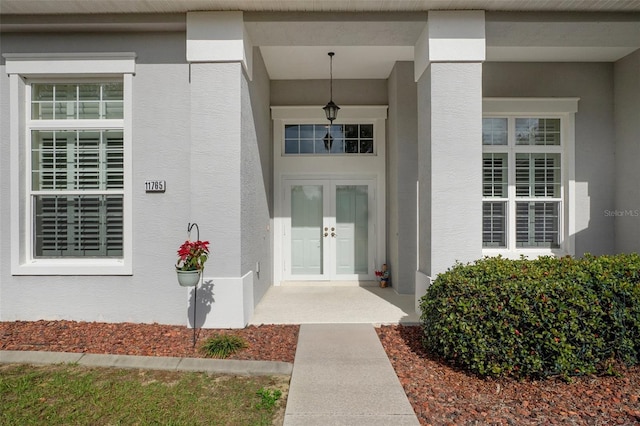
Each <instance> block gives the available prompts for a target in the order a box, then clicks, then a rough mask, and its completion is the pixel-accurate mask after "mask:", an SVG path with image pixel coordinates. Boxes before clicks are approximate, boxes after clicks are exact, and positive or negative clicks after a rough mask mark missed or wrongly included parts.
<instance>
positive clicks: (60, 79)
mask: <svg viewBox="0 0 640 426" xmlns="http://www.w3.org/2000/svg"><path fill="white" fill-rule="evenodd" d="M0 37H1V38H0V53H1V56H0V188H1V193H0V321H14V320H38V319H69V320H83V321H107V322H121V321H133V322H148V323H151V322H158V323H165V324H185V323H188V315H187V309H186V307H187V306H188V303H189V299H188V297H187V290H185V289H184V288H181V287H179V286H178V285H177V283H176V277H175V273H174V272H173V265H174V264H175V261H176V250H177V249H178V247H179V245H180V244H181V243H182V242H183V241H184V240H185V239H186V236H187V235H186V230H187V225H188V224H189V223H193V222H195V223H197V224H198V225H199V229H200V236H201V238H202V239H204V240H209V241H211V245H212V251H213V255H212V257H211V259H210V260H209V262H208V263H207V267H206V269H205V277H204V280H205V282H209V283H212V285H213V287H214V295H213V297H212V298H211V300H210V301H211V305H212V306H210V308H211V309H210V311H209V312H208V317H207V318H206V321H205V324H204V326H205V327H243V326H244V325H245V324H247V322H248V321H250V319H251V317H252V315H253V312H254V308H255V306H256V305H257V304H258V303H259V302H260V300H261V299H262V297H263V296H264V294H265V292H266V291H267V290H268V289H269V288H270V287H271V286H279V285H283V284H285V283H289V282H297V283H299V284H300V285H304V284H305V283H309V284H311V283H315V284H317V282H326V283H340V284H342V285H344V284H345V283H346V284H359V283H360V284H361V283H364V282H370V281H374V280H375V271H376V270H379V269H380V267H381V265H382V264H383V263H387V264H388V265H389V266H390V269H391V271H392V285H393V291H396V292H398V293H400V294H411V295H415V297H416V298H419V297H421V296H422V295H423V294H424V291H425V289H426V287H427V285H428V283H429V282H430V280H431V279H432V278H433V277H435V276H436V275H437V274H438V273H440V272H443V271H445V270H446V269H447V268H448V267H450V266H452V265H453V264H454V263H455V261H462V262H467V261H473V260H475V259H478V258H481V257H482V256H485V255H497V254H501V255H503V256H507V257H519V256H520V255H525V256H538V255H559V256H560V255H567V254H568V255H575V256H581V255H583V254H584V253H587V252H589V253H593V254H612V253H618V252H637V251H640V1H632V0H621V1H595V0H594V1H579V0H570V1H562V2H549V1H547V0H528V1H526V2H525V1H518V0H504V1H500V2H497V1H493V0H486V1H485V0H417V1H416V0H395V1H383V0H367V1H365V0H362V1H341V0H327V1H305V0H272V1H255V0H235V1H230V0H166V1H143V0H127V1H124V0H100V1H98V0H68V1H46V0H29V1H26V0H0ZM329 52H335V56H334V57H333V63H332V69H330V58H329V56H328V53H329ZM330 72H332V78H333V86H332V93H331V94H330V90H331V89H330V85H331V84H330V83H331V76H330ZM330 97H332V99H333V101H334V102H335V103H336V104H337V105H339V106H340V110H339V111H338V115H337V119H335V121H333V123H332V125H331V126H330V127H329V121H327V119H326V117H325V114H324V111H323V109H322V107H323V106H324V105H325V104H326V103H327V102H328V101H329V99H330ZM192 236H193V234H192Z"/></svg>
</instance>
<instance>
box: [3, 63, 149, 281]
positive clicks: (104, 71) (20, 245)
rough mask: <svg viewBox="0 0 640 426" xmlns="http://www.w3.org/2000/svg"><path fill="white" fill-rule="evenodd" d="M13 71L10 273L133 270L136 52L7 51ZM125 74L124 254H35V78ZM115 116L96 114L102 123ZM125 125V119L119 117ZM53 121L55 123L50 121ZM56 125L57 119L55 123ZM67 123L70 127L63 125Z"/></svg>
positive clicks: (124, 272) (82, 78)
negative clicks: (32, 88)
mask: <svg viewBox="0 0 640 426" xmlns="http://www.w3.org/2000/svg"><path fill="white" fill-rule="evenodd" d="M3 56H4V58H5V63H6V71H7V74H9V84H10V94H9V104H10V141H11V142H10V143H11V150H10V152H11V154H10V157H11V207H12V208H11V274H12V275H132V273H133V261H132V254H133V244H132V237H133V232H132V220H133V219H132V206H131V204H132V177H133V173H132V128H133V125H132V124H133V122H132V112H133V75H134V73H135V58H136V55H135V53H131V52H124V53H94V54H82V53H80V54H64V53H63V54H5V55H3ZM114 78H117V79H122V81H123V98H124V99H123V100H124V104H123V119H122V120H118V121H121V123H122V130H123V137H124V164H123V167H124V188H123V191H124V195H123V197H124V199H123V248H122V249H123V256H122V258H59V259H58V258H37V259H36V258H34V256H33V248H34V247H33V244H34V243H33V232H34V229H33V227H34V221H33V218H32V217H31V208H30V204H31V197H30V196H29V194H30V192H31V191H30V187H29V185H30V181H31V177H30V173H31V167H30V163H27V161H29V158H30V153H29V151H30V149H31V146H30V143H29V141H30V138H31V135H30V132H31V129H32V127H30V126H29V125H27V120H28V119H29V117H30V108H31V97H30V96H29V91H30V89H29V85H30V83H32V82H45V81H47V82H49V81H50V82H58V81H64V80H66V81H73V82H78V81H91V80H92V79H93V81H96V80H100V79H107V80H108V79H114ZM109 121H111V120H95V121H94V123H95V125H96V126H97V127H98V128H107V127H109V126H112V125H113V123H112V124H109V123H108V122H109ZM118 126H120V123H118ZM49 127H50V126H49ZM54 127H55V125H54ZM62 127H65V126H64V125H62Z"/></svg>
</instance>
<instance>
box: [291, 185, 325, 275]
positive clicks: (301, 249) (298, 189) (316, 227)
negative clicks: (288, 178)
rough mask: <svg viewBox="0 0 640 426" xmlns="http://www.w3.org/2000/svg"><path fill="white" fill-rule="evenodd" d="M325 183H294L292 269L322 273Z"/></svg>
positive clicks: (292, 192) (296, 271)
mask: <svg viewBox="0 0 640 426" xmlns="http://www.w3.org/2000/svg"><path fill="white" fill-rule="evenodd" d="M322 223H323V186H322V185H294V186H292V187H291V273H292V274H293V275H320V274H322V273H323V256H322V250H323V234H322Z"/></svg>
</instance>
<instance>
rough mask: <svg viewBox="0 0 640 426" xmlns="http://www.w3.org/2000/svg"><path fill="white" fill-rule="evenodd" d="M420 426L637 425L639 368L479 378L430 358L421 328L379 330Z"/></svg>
mask: <svg viewBox="0 0 640 426" xmlns="http://www.w3.org/2000/svg"><path fill="white" fill-rule="evenodd" d="M377 331H378V336H379V337H380V340H381V341H382V345H383V346H384V347H385V350H386V351H387V355H388V356H389V359H390V360H391V364H393V367H394V368H395V370H396V373H397V375H398V378H399V379H400V383H402V386H403V387H404V390H405V392H406V394H407V396H408V397H409V401H410V402H411V405H413V409H414V410H415V412H416V414H417V415H418V419H419V420H420V423H421V424H423V425H486V424H491V425H637V424H640V402H638V399H639V398H640V366H636V367H633V368H629V369H624V370H623V371H620V373H621V374H622V377H598V376H585V377H575V378H572V380H571V382H570V383H567V382H564V381H562V380H560V379H549V380H545V381H516V380H489V379H480V378H478V377H476V376H472V375H469V374H466V373H464V372H461V371H457V370H455V369H453V368H450V367H448V366H446V365H443V364H442V363H440V362H438V361H437V360H434V359H431V358H430V357H429V355H428V354H427V353H425V351H424V350H423V349H422V346H421V344H420V327H417V326H413V327H406V326H385V327H381V328H378V329H377Z"/></svg>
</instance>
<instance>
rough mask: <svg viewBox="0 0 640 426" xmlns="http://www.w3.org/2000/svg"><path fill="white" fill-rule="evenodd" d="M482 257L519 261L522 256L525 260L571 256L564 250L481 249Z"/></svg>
mask: <svg viewBox="0 0 640 426" xmlns="http://www.w3.org/2000/svg"><path fill="white" fill-rule="evenodd" d="M482 256H483V257H486V256H488V257H494V256H502V257H504V258H507V259H520V258H521V257H522V256H524V257H525V258H526V259H535V258H538V257H541V256H554V257H564V256H573V254H572V253H569V252H567V251H566V250H564V249H561V248H559V249H518V250H509V249H488V248H485V249H482Z"/></svg>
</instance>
